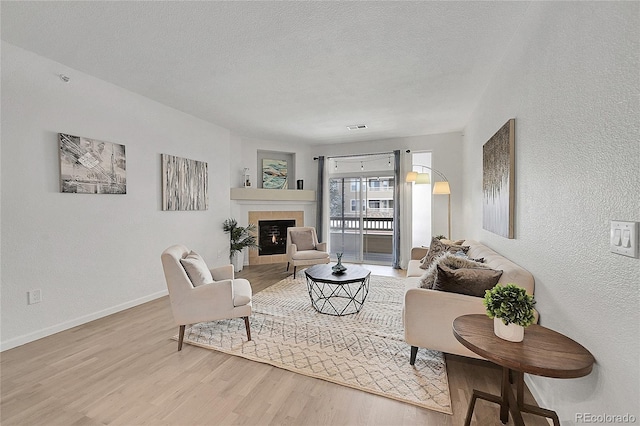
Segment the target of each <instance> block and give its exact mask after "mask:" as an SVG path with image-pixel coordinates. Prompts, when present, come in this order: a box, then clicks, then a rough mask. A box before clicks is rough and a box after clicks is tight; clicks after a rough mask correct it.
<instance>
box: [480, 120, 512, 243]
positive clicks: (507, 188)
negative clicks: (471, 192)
mask: <svg viewBox="0 0 640 426" xmlns="http://www.w3.org/2000/svg"><path fill="white" fill-rule="evenodd" d="M515 122H516V121H515V119H513V118H512V119H510V120H509V121H507V122H506V123H505V125H504V126H502V128H500V130H498V131H497V132H496V134H495V135H493V136H492V137H491V138H490V139H489V140H488V141H487V143H485V144H484V145H483V146H482V227H483V228H484V229H486V230H487V231H491V232H493V233H494V234H498V235H500V236H503V237H505V238H514V236H513V228H514V226H513V220H514V207H515Z"/></svg>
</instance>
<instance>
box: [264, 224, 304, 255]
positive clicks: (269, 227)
mask: <svg viewBox="0 0 640 426" xmlns="http://www.w3.org/2000/svg"><path fill="white" fill-rule="evenodd" d="M293 226H296V221H295V220H259V221H258V244H259V245H260V251H259V255H260V256H268V255H272V254H285V253H286V252H287V228H290V227H293Z"/></svg>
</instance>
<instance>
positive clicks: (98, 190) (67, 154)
mask: <svg viewBox="0 0 640 426" xmlns="http://www.w3.org/2000/svg"><path fill="white" fill-rule="evenodd" d="M58 141H59V144H60V192H69V193H75V194H126V193H127V161H126V158H125V149H124V145H120V144H117V143H111V142H104V141H99V140H96V139H89V138H85V137H82V136H73V135H68V134H66V133H59V134H58Z"/></svg>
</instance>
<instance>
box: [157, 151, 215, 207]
mask: <svg viewBox="0 0 640 426" xmlns="http://www.w3.org/2000/svg"><path fill="white" fill-rule="evenodd" d="M161 160H162V210H207V209H208V208H209V195H208V192H209V191H208V190H209V187H208V186H209V183H208V182H209V179H208V172H207V166H208V165H207V163H205V162H204V161H197V160H189V159H188V158H182V157H176V156H173V155H168V154H161Z"/></svg>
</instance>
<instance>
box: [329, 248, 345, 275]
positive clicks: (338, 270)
mask: <svg viewBox="0 0 640 426" xmlns="http://www.w3.org/2000/svg"><path fill="white" fill-rule="evenodd" d="M342 254H343V253H336V256H337V257H338V263H336V264H335V265H334V266H333V267H332V268H331V270H332V271H333V272H332V273H333V274H334V275H341V274H344V271H346V270H347V267H346V266H344V265H343V264H342Z"/></svg>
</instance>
